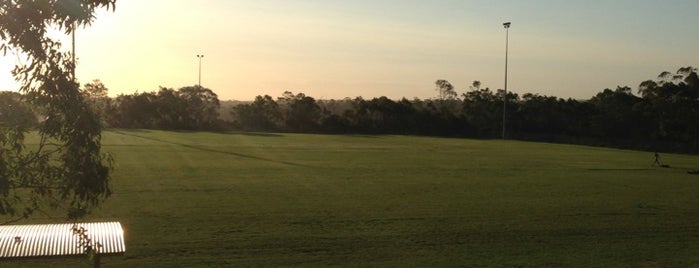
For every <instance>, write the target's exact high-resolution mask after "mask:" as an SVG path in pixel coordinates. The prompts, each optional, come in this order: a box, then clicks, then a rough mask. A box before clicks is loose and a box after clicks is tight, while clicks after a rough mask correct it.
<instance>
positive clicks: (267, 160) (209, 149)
mask: <svg viewBox="0 0 699 268" xmlns="http://www.w3.org/2000/svg"><path fill="white" fill-rule="evenodd" d="M112 132H114V133H117V134H121V135H124V136H131V137H136V138H141V139H144V140H151V141H156V142H160V143H166V144H172V145H177V146H181V147H185V148H189V149H194V150H199V151H204V152H211V153H219V154H226V155H232V156H237V157H241V158H247V159H254V160H260V161H265V162H272V163H278V164H284V165H289V166H296V167H311V166H307V165H302V164H298V163H293V162H288V161H282V160H275V159H269V158H264V157H259V156H254V155H247V154H241V153H234V152H229V151H224V150H216V149H211V148H205V147H199V146H194V145H191V144H186V143H179V142H173V141H167V140H162V139H157V138H153V137H147V136H141V135H138V134H135V133H139V132H132V133H127V132H125V131H121V130H112ZM129 132H131V131H129ZM144 132H146V133H147V131H144Z"/></svg>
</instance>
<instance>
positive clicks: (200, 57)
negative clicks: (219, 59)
mask: <svg viewBox="0 0 699 268" xmlns="http://www.w3.org/2000/svg"><path fill="white" fill-rule="evenodd" d="M197 58H199V87H201V59H203V58H204V54H201V55H199V54H197Z"/></svg>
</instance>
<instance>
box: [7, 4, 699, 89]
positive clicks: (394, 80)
mask: <svg viewBox="0 0 699 268" xmlns="http://www.w3.org/2000/svg"><path fill="white" fill-rule="evenodd" d="M697 11H699V1H697V0H667V1H661V0H657V1H647V0H586V1H582V0H580V1H576V2H572V1H563V0H561V1H552V0H539V1H514V0H511V1H492V0H483V1H480V0H479V1H467V0H462V1H456V0H432V1H427V0H419V1H417V0H371V1H368V0H354V1H347V0H313V1H311V0H202V1H190V0H147V1H143V0H141V1H139V0H118V1H117V4H116V11H115V12H99V13H98V15H97V19H96V21H95V22H94V23H93V25H92V26H91V27H89V28H86V29H80V30H79V31H78V32H77V38H76V39H77V41H76V43H77V57H78V59H79V61H78V68H77V71H76V72H77V76H78V78H79V80H80V81H81V82H82V83H86V82H89V81H91V80H93V79H100V80H102V82H103V83H104V84H105V85H106V86H107V87H108V88H109V89H110V95H111V96H116V95H117V94H119V93H125V94H131V93H134V92H136V91H138V92H144V91H156V90H158V86H165V87H172V88H175V89H177V88H180V87H183V86H191V85H196V84H197V79H198V63H199V61H198V59H197V57H196V55H197V54H204V58H203V61H202V78H201V79H202V86H205V87H208V88H211V89H212V90H213V91H214V92H216V93H217V94H218V95H219V98H220V99H221V100H227V99H236V100H252V99H253V98H254V97H255V96H257V95H264V94H269V95H271V96H273V97H277V96H280V95H281V94H282V92H284V91H286V90H289V91H292V92H294V93H299V92H303V93H305V94H306V95H309V96H312V97H314V98H317V99H339V98H344V97H352V98H353V97H357V96H363V97H365V98H373V97H379V96H387V97H389V98H392V99H399V98H402V97H406V98H408V99H412V98H415V97H417V98H421V99H425V98H434V97H436V96H437V92H436V91H435V90H434V81H435V80H437V79H446V80H448V81H450V82H451V83H452V84H453V85H454V86H455V87H456V90H457V92H458V93H459V94H461V93H464V92H466V91H467V90H468V86H469V85H470V84H471V82H472V81H473V80H480V81H481V82H482V84H483V86H487V87H490V88H491V89H498V88H502V87H503V85H504V72H505V66H504V65H505V29H504V28H503V26H502V23H503V22H506V21H511V22H512V27H511V28H510V30H509V67H508V69H509V76H508V78H509V80H508V89H509V90H511V91H514V92H517V93H520V94H523V93H527V92H531V93H539V94H543V95H553V96H557V97H564V98H567V97H572V98H578V99H588V98H590V97H592V96H594V95H595V94H596V93H598V92H600V91H601V90H603V89H605V88H615V87H616V86H617V85H622V86H624V85H628V86H630V87H631V88H633V89H634V90H635V89H636V88H637V86H638V84H639V83H640V82H642V81H643V80H647V79H652V78H654V77H656V76H657V75H658V74H659V73H660V72H662V71H665V70H667V71H671V72H674V71H676V70H677V69H678V68H680V67H684V66H695V67H697V66H699V53H697V47H698V45H699V28H697V26H698V25H699V16H697V15H696V14H697ZM68 40H69V39H66V41H68ZM66 45H69V42H66ZM66 49H69V46H66ZM16 58H17V57H15V56H11V55H10V56H8V57H4V58H0V89H6V90H12V89H16V87H17V86H16V83H14V82H12V81H13V78H12V77H11V74H10V70H11V68H12V66H13V65H14V64H15V63H16Z"/></svg>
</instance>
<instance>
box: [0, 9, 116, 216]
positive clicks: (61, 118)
mask: <svg viewBox="0 0 699 268" xmlns="http://www.w3.org/2000/svg"><path fill="white" fill-rule="evenodd" d="M114 4H115V0H74V1H63V0H41V1H28V0H7V1H1V2H0V39H2V42H1V43H0V51H3V53H6V52H7V51H8V50H11V51H14V52H15V53H17V54H21V55H23V56H24V58H25V59H26V64H22V65H18V66H16V67H15V69H14V70H13V72H12V73H13V75H14V77H15V79H16V80H18V81H19V82H20V85H21V88H20V90H21V92H22V93H24V94H25V95H26V96H27V98H26V99H27V102H28V103H30V104H31V105H32V106H34V107H36V109H37V110H38V111H40V112H41V113H42V115H43V117H44V120H42V121H41V122H40V123H39V125H38V134H39V136H40V138H39V139H38V145H36V146H31V147H27V146H25V140H24V137H25V133H26V131H28V129H26V128H22V127H18V126H17V125H6V126H2V127H0V215H9V216H11V217H18V218H25V217H28V216H30V215H31V214H32V213H33V212H34V211H35V210H36V209H37V208H39V207H41V206H42V205H45V204H47V205H50V206H53V207H59V206H60V207H62V208H65V210H67V214H68V216H69V217H71V218H77V217H80V216H83V215H85V213H87V212H88V210H89V208H91V207H93V206H95V205H97V204H99V203H100V201H101V200H103V199H104V198H106V197H108V196H109V195H110V193H111V191H110V188H109V171H110V167H109V158H108V157H107V156H106V155H104V154H102V153H101V151H100V149H101V144H100V140H101V127H100V123H99V120H98V117H97V116H96V115H95V113H94V112H93V111H92V109H90V108H89V104H88V103H87V102H86V101H85V98H84V96H83V95H82V94H81V93H80V90H79V86H78V84H77V83H76V82H75V77H73V75H72V72H73V70H74V67H75V66H74V63H73V62H72V60H71V55H70V54H69V53H66V52H63V51H62V48H61V45H60V43H59V42H57V41H56V40H55V39H52V38H50V37H49V36H48V34H47V32H48V28H49V27H51V26H57V27H58V28H59V29H60V30H62V31H64V32H65V33H66V34H71V33H72V32H73V31H75V27H76V26H84V25H89V24H90V23H91V22H92V20H93V19H94V17H95V11H96V9H98V8H102V7H107V8H112V9H114Z"/></svg>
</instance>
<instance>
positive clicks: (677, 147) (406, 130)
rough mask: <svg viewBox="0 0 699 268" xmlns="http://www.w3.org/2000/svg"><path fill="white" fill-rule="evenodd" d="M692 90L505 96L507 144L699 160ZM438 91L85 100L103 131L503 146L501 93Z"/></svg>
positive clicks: (693, 82) (448, 87)
mask: <svg viewBox="0 0 699 268" xmlns="http://www.w3.org/2000/svg"><path fill="white" fill-rule="evenodd" d="M698 82H699V79H698V78H697V69H696V68H693V67H686V68H680V69H679V70H678V71H677V72H675V73H670V72H663V73H661V74H660V75H659V76H658V77H657V78H656V79H654V80H647V81H644V82H642V83H640V85H639V87H638V90H637V91H636V92H634V90H632V89H631V88H629V87H617V88H616V89H605V90H603V91H601V92H599V93H597V94H596V95H595V96H593V97H592V98H591V99H589V100H576V99H570V98H569V99H562V98H557V97H554V96H545V95H539V94H532V93H526V94H523V95H521V96H520V95H519V94H516V93H513V92H508V93H507V108H506V109H507V115H506V118H505V119H506V126H507V131H506V136H507V138H510V139H520V140H535V141H546V142H563V143H577V144H588V145H600V146H613V147H622V148H635V149H644V150H660V151H679V152H699V135H697V134H699V133H698V131H699V130H698V128H699V87H698ZM435 90H436V91H437V96H438V97H437V98H435V99H425V100H420V99H412V100H409V99H405V98H403V99H400V100H392V99H389V98H387V97H378V98H372V99H364V98H362V97H356V98H353V99H351V98H345V99H341V100H316V99H314V98H313V97H310V96H306V95H305V94H303V93H297V94H294V93H292V92H289V91H287V92H284V93H283V94H282V96H280V97H277V98H274V97H271V96H269V95H264V96H257V97H256V98H255V100H254V101H252V102H248V103H242V104H238V105H235V106H233V107H228V108H226V109H222V108H221V105H220V102H219V100H218V97H217V95H216V94H215V93H214V92H213V91H212V90H211V89H208V88H204V87H199V86H189V87H183V88H180V89H178V90H174V89H172V88H164V87H161V88H160V89H159V90H158V91H154V92H143V93H134V94H130V95H125V94H122V95H119V96H117V97H116V98H109V97H107V92H108V89H107V88H106V87H105V86H104V85H103V84H102V83H101V82H100V81H99V80H95V81H93V82H92V83H88V84H86V85H85V86H84V87H83V89H82V92H83V94H84V96H85V98H86V99H87V100H88V103H90V105H91V107H92V108H93V109H94V110H95V113H96V114H98V115H99V116H100V117H101V121H102V122H103V124H105V125H106V126H108V127H115V128H147V129H165V130H215V131H220V130H237V131H260V132H297V133H329V134H404V135H429V136H446V137H468V138H482V139H492V138H500V137H501V135H502V123H503V122H502V119H503V108H504V107H503V94H504V91H502V90H495V91H494V90H491V89H489V88H488V87H482V85H481V83H480V82H478V81H474V82H473V83H472V85H471V86H470V88H469V90H468V91H467V92H466V93H463V94H461V95H460V96H459V95H458V94H457V93H456V92H455V90H454V86H453V85H452V84H451V83H449V82H448V81H446V80H437V81H436V82H435ZM13 98H14V99H18V98H19V96H14V97H13ZM2 101H3V98H0V102H2ZM17 107H21V106H17ZM23 109H24V111H25V113H31V112H30V110H31V109H29V108H26V107H25V108H23ZM15 112H17V111H15ZM221 113H229V118H232V119H228V120H223V119H222V118H221V116H220V114H221ZM0 116H2V114H0ZM15 118H20V117H15Z"/></svg>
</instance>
